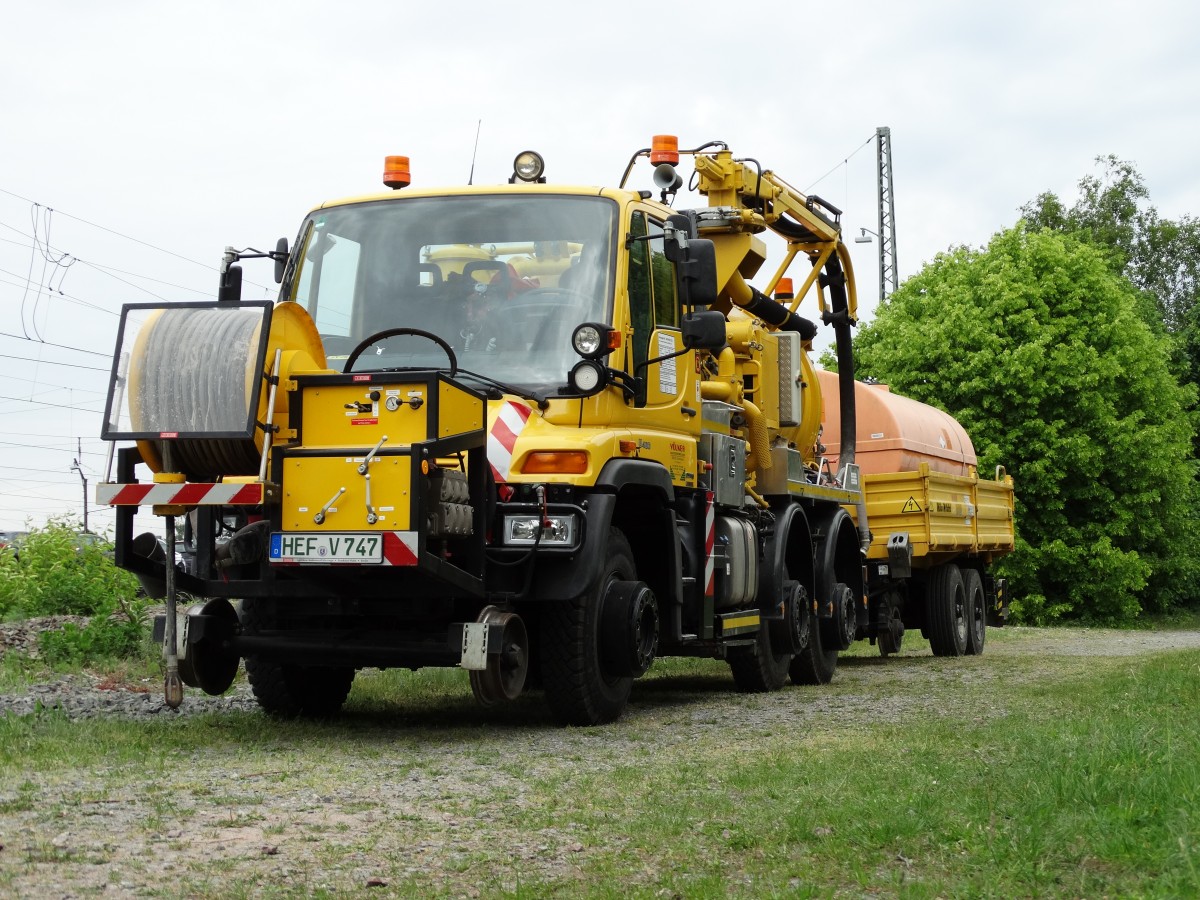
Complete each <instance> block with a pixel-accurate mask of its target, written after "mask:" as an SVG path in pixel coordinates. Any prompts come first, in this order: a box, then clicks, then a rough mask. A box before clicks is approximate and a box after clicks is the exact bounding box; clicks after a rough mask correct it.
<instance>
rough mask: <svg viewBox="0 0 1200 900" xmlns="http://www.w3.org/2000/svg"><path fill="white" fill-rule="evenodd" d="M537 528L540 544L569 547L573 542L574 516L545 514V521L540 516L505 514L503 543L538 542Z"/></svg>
mask: <svg viewBox="0 0 1200 900" xmlns="http://www.w3.org/2000/svg"><path fill="white" fill-rule="evenodd" d="M539 528H540V529H541V532H542V538H541V541H540V543H541V544H542V545H550V546H554V547H570V546H572V545H573V544H574V543H575V517H574V516H569V515H568V516H547V517H546V521H545V522H543V521H542V517H541V516H505V517H504V543H505V544H511V545H514V546H529V545H532V544H534V543H538V529H539Z"/></svg>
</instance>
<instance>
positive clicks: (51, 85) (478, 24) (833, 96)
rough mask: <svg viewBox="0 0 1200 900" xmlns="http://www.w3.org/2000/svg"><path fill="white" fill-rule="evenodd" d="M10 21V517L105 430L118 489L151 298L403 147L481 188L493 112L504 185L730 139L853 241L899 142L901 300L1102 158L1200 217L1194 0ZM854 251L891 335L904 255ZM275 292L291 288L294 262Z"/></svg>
mask: <svg viewBox="0 0 1200 900" xmlns="http://www.w3.org/2000/svg"><path fill="white" fill-rule="evenodd" d="M0 9H2V10H3V12H2V13H0V23H2V27H0V74H2V79H3V82H2V91H0V112H2V114H3V115H2V121H3V123H4V124H3V130H2V131H0V135H2V138H3V139H2V140H0V316H2V318H3V321H2V323H0V332H3V335H2V336H0V355H2V356H3V357H4V358H5V359H4V366H3V369H2V371H3V374H2V375H0V398H3V399H0V432H2V433H0V449H3V450H4V452H3V453H2V454H0V529H15V528H22V527H24V525H25V523H26V522H27V521H32V522H33V523H35V524H40V523H41V522H42V521H44V519H45V517H46V516H48V515H52V514H56V513H62V512H74V513H76V514H81V510H82V501H83V492H82V485H81V482H80V477H79V474H78V473H77V472H74V471H72V463H73V461H74V460H75V459H76V447H77V444H76V441H77V439H81V440H82V456H81V457H79V459H80V462H81V463H82V469H83V474H84V475H85V476H86V477H87V478H88V482H89V483H88V491H89V494H92V495H93V496H94V485H95V483H96V482H97V481H98V480H101V478H102V477H103V469H104V450H105V445H104V444H103V442H101V441H100V440H99V439H98V434H99V431H100V424H101V423H100V419H101V415H100V411H101V410H102V409H103V400H104V390H105V387H106V383H107V369H108V367H109V364H110V360H111V356H112V350H113V344H114V341H115V336H116V326H117V312H118V310H119V309H120V306H121V304H122V303H125V302H132V301H148V300H153V299H155V298H163V299H167V300H197V299H211V298H212V295H213V292H214V289H215V286H216V280H217V276H216V265H217V263H218V261H219V258H220V255H221V252H222V250H223V248H224V247H225V246H226V245H234V246H237V247H246V246H255V247H259V248H268V247H273V246H274V242H275V240H276V239H277V238H278V237H280V236H283V235H286V236H288V238H289V240H290V239H291V238H292V237H293V236H294V234H295V232H296V228H297V225H298V223H299V221H300V218H301V217H302V216H303V215H304V213H305V212H306V211H307V210H308V209H309V208H310V207H312V206H313V205H315V204H316V203H317V202H319V201H321V200H324V199H331V198H335V197H340V196H347V195H354V194H359V193H366V192H371V191H374V190H376V189H377V188H379V187H380V175H381V172H382V160H383V157H384V156H385V155H387V154H403V155H408V156H410V157H411V159H412V173H413V180H414V183H416V184H420V185H422V186H426V185H439V184H462V183H464V182H465V181H466V179H467V176H468V174H469V172H470V169H471V164H472V152H473V149H474V144H475V137H476V126H477V123H479V122H480V120H482V127H481V129H480V135H479V146H478V157H477V161H476V163H475V182H476V183H477V184H480V183H489V182H490V183H496V182H501V181H503V180H505V179H506V178H507V177H508V175H509V173H510V171H511V163H512V159H513V157H514V156H515V155H516V153H517V152H518V151H520V150H523V149H527V148H530V149H536V150H538V151H539V152H541V153H542V154H543V155H544V156H545V158H546V160H547V176H548V179H549V180H550V181H551V182H557V183H564V184H606V185H612V184H615V183H616V182H617V181H618V180H619V178H620V176H621V172H622V171H623V169H624V167H625V164H626V162H627V161H628V159H629V157H630V155H631V154H632V153H633V152H634V151H636V150H637V149H639V148H641V147H646V146H648V145H649V141H650V137H651V135H653V134H657V133H673V134H677V135H678V136H679V139H680V146H685V147H687V146H697V145H699V144H701V143H703V142H705V141H708V140H713V139H719V140H723V141H726V142H727V143H728V144H729V145H730V147H731V149H732V150H733V151H734V153H735V155H737V156H750V157H754V158H756V159H758V160H759V161H760V162H761V163H762V164H763V165H764V166H765V167H767V168H770V169H773V170H774V171H776V172H777V173H779V174H780V175H781V176H782V177H783V178H785V179H786V180H787V181H789V182H790V183H791V184H793V185H795V186H796V187H798V188H800V189H802V190H807V191H810V192H812V193H818V194H820V195H821V196H822V197H824V198H825V199H827V200H828V201H829V202H831V203H833V204H834V205H836V206H838V207H841V208H842V209H843V210H844V216H843V224H844V226H845V228H846V230H847V233H848V235H849V234H858V233H859V232H858V228H859V227H862V226H865V227H867V228H870V229H872V230H875V229H876V228H877V227H878V226H877V216H878V207H877V199H876V186H877V179H876V158H875V145H874V142H873V140H872V138H873V136H874V134H875V129H876V128H877V127H878V126H882V125H886V126H889V127H890V128H891V130H892V144H893V169H894V179H895V203H896V247H897V258H898V262H899V269H900V278H901V280H903V279H904V278H905V277H907V276H909V275H911V274H913V273H914V272H916V271H918V270H919V269H920V268H921V266H922V265H923V264H924V263H926V262H927V261H929V260H931V259H932V258H933V257H934V256H935V255H936V254H937V253H939V252H941V251H943V250H946V249H947V248H949V247H952V246H956V245H959V244H966V245H971V246H978V245H981V244H984V243H986V242H987V240H988V239H989V237H990V236H991V235H992V234H993V233H994V232H996V231H997V230H999V229H1002V228H1005V227H1007V226H1009V225H1011V224H1012V223H1013V222H1014V221H1015V220H1016V218H1017V209H1018V207H1019V206H1020V205H1021V204H1023V203H1024V202H1026V201H1028V200H1030V199H1032V198H1033V197H1035V196H1036V195H1037V194H1039V193H1041V192H1042V191H1046V190H1052V191H1055V192H1057V193H1059V194H1060V195H1061V196H1063V197H1064V199H1067V200H1070V199H1073V198H1074V196H1075V186H1076V184H1077V182H1078V181H1079V179H1080V178H1081V177H1082V176H1083V175H1085V174H1089V173H1092V172H1095V171H1096V170H1095V167H1094V164H1093V159H1094V158H1095V157H1096V156H1097V155H1100V154H1110V153H1111V154H1115V155H1117V156H1118V157H1120V158H1122V159H1126V160H1130V161H1132V162H1133V163H1134V164H1135V165H1136V166H1137V168H1138V170H1139V171H1140V172H1141V173H1142V175H1143V176H1144V178H1145V181H1146V184H1147V187H1148V188H1149V190H1150V194H1151V200H1152V202H1153V203H1154V205H1155V206H1157V208H1158V210H1159V212H1160V213H1161V214H1162V215H1164V216H1166V217H1169V218H1176V217H1179V216H1183V215H1197V214H1200V174H1198V172H1200V167H1198V166H1197V163H1196V153H1197V145H1198V144H1200V122H1198V119H1197V112H1196V111H1197V110H1198V109H1200V61H1198V60H1200V55H1198V54H1197V53H1196V49H1195V48H1196V42H1197V39H1198V38H1200V5H1197V4H1195V3H1192V2H1185V0H1142V2H1138V3H1105V2H1086V3H1085V2H1053V0H1041V2H1007V3H986V2H935V0H906V2H894V0H893V2H878V0H868V2H843V3H840V4H825V5H818V4H801V3H797V2H775V0H760V2H757V3H753V4H731V3H716V2H708V0H693V2H690V3H686V4H684V3H679V4H670V3H637V4H631V3H622V2H608V3H604V4H577V3H563V2H557V3H548V2H525V3H511V4H501V3H495V2H489V3H480V2H475V0H469V2H462V0H460V2H456V3H455V2H443V3H406V2H403V0H394V2H391V3H384V2H375V0H370V2H354V0H346V2H343V3H329V2H322V3H315V2H309V0H292V2H288V3H254V2H228V0H208V2H205V3H184V2H173V3H167V2H162V0H154V2H119V0H113V2H107V3H95V2H69V0H68V2H58V3H37V4H33V3H20V4H18V3H13V2H9V3H4V4H3V6H0ZM822 13H823V14H824V15H822ZM818 16H821V17H819V18H818ZM686 171H687V170H685V173H686ZM648 181H649V179H648V170H647V174H646V175H645V176H643V177H642V179H641V182H640V183H639V182H637V181H636V180H635V181H634V182H633V186H636V187H648V186H649V183H648ZM695 205H702V204H701V201H699V200H697V201H695ZM35 238H36V240H35ZM851 247H852V249H853V252H854V257H855V266H856V269H857V273H858V279H859V294H860V297H862V298H863V311H864V313H865V317H867V318H869V315H870V307H871V302H870V301H871V299H872V298H874V297H876V296H877V294H878V285H877V275H876V266H877V257H876V252H877V248H876V246H875V245H874V244H851ZM64 254H69V256H67V257H66V258H63V256H64ZM66 263H71V264H70V266H69V267H66V265H65V264H66ZM773 269H774V266H773V265H768V266H766V267H764V274H765V272H766V270H771V271H773ZM246 279H247V290H246V292H245V296H246V297H247V298H257V297H264V296H271V290H270V288H273V287H274V283H273V281H272V278H271V271H270V266H269V264H265V263H259V264H255V263H253V262H249V263H247V264H246ZM111 521H112V517H111V515H109V514H107V513H104V512H101V511H98V510H95V509H94V508H93V510H92V513H91V516H90V524H91V525H92V527H93V530H104V529H105V528H106V527H108V526H109V525H110V524H111Z"/></svg>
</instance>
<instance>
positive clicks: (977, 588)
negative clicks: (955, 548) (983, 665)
mask: <svg viewBox="0 0 1200 900" xmlns="http://www.w3.org/2000/svg"><path fill="white" fill-rule="evenodd" d="M962 577H963V591H964V592H965V593H966V595H967V624H968V628H967V655H968V656H978V655H979V654H981V653H982V652H983V644H984V642H985V641H986V640H987V600H985V599H984V596H983V579H982V578H980V577H979V572H977V571H976V570H975V569H963V570H962Z"/></svg>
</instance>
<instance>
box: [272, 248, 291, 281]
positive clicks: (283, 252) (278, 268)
mask: <svg viewBox="0 0 1200 900" xmlns="http://www.w3.org/2000/svg"><path fill="white" fill-rule="evenodd" d="M271 258H272V259H273V260H275V283H276V284H283V273H284V270H285V269H287V263H288V241H287V238H285V237H281V238H280V239H279V240H278V241H276V242H275V252H274V253H273V254H271Z"/></svg>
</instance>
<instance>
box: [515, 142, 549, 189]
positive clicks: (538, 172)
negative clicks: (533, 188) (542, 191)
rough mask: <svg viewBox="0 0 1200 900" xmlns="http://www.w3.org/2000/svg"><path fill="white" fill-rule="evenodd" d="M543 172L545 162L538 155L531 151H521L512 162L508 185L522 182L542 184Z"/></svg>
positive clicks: (544, 178)
mask: <svg viewBox="0 0 1200 900" xmlns="http://www.w3.org/2000/svg"><path fill="white" fill-rule="evenodd" d="M545 171H546V161H545V160H544V159H542V155H541V154H540V153H535V152H534V151H533V150H523V151H521V152H520V153H518V154H517V158H516V159H514V160H513V173H512V178H510V179H508V183H509V184H516V183H517V182H518V181H524V182H526V183H536V184H544V183H545V181H546V177H545V175H544V174H543V173H544V172H545Z"/></svg>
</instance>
